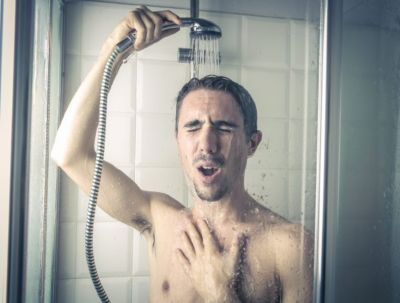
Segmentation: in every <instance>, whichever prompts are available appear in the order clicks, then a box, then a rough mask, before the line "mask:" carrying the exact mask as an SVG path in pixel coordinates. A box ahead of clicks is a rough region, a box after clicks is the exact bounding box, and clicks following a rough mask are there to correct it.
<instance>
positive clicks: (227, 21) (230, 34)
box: [200, 12, 242, 64]
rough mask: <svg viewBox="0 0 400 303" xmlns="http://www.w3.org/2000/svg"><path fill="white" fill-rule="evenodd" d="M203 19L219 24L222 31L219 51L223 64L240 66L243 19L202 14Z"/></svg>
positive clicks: (237, 16) (224, 15) (234, 16)
mask: <svg viewBox="0 0 400 303" xmlns="http://www.w3.org/2000/svg"><path fill="white" fill-rule="evenodd" d="M200 15H201V18H204V19H207V20H209V21H211V22H214V23H215V24H217V25H218V26H219V27H220V28H221V31H222V37H221V39H219V49H220V53H221V55H222V63H224V64H225V63H234V64H240V61H241V48H242V46H241V45H242V37H241V32H242V31H241V28H242V17H241V16H239V15H234V14H223V13H211V12H201V13H200Z"/></svg>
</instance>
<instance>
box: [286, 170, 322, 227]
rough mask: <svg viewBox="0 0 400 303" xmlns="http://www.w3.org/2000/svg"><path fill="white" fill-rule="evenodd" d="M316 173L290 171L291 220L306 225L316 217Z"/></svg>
mask: <svg viewBox="0 0 400 303" xmlns="http://www.w3.org/2000/svg"><path fill="white" fill-rule="evenodd" d="M315 191H316V172H315V171H310V170H306V171H300V170H290V171H289V191H288V192H289V219H290V220H292V221H293V222H296V223H302V224H304V223H305V222H306V221H307V220H313V219H314V217H315V198H316V195H315Z"/></svg>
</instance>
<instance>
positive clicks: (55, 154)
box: [50, 145, 69, 168]
mask: <svg viewBox="0 0 400 303" xmlns="http://www.w3.org/2000/svg"><path fill="white" fill-rule="evenodd" d="M50 158H51V160H53V162H54V163H55V164H56V165H57V166H58V167H60V168H63V167H65V166H67V165H68V162H69V161H68V159H67V157H66V156H65V155H63V154H62V152H61V151H60V150H59V148H58V147H57V145H54V146H53V148H52V150H51V153H50Z"/></svg>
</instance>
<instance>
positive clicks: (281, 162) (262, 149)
mask: <svg viewBox="0 0 400 303" xmlns="http://www.w3.org/2000/svg"><path fill="white" fill-rule="evenodd" d="M258 129H259V130H260V131H261V132H262V134H263V137H262V140H261V143H260V145H259V146H258V148H257V150H256V152H255V154H254V155H253V156H252V157H251V158H249V161H248V167H249V168H260V167H262V168H273V169H286V168H287V167H288V123H287V121H286V120H283V119H282V120H281V119H259V121H258Z"/></svg>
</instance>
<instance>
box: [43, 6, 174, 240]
mask: <svg viewBox="0 0 400 303" xmlns="http://www.w3.org/2000/svg"><path fill="white" fill-rule="evenodd" d="M165 20H168V21H171V22H174V23H176V24H179V23H180V19H179V17H178V16H176V15H175V14H173V13H172V12H170V11H161V12H152V11H150V10H149V9H148V8H146V7H143V6H141V7H140V8H138V9H136V10H134V11H132V12H130V13H129V14H128V16H127V17H126V18H125V19H124V20H123V21H122V22H121V23H120V24H119V25H118V26H117V27H116V28H115V29H114V31H113V32H112V33H111V35H110V36H109V37H108V39H107V40H106V42H105V43H104V45H103V47H102V49H101V51H100V55H99V57H98V59H97V61H96V63H95V65H94V66H93V68H92V69H91V71H90V72H89V74H88V75H87V76H86V78H85V80H84V81H83V82H82V84H81V85H80V87H79V89H78V90H77V92H76V93H75V95H74V97H73V98H72V100H71V102H70V104H69V106H68V109H67V111H66V113H65V115H64V118H63V120H62V122H61V125H60V127H59V129H58V132H57V135H56V139H55V144H54V146H53V149H52V153H51V157H52V159H53V160H54V161H55V162H56V163H57V165H58V166H59V167H60V168H61V169H62V170H63V171H64V172H65V173H66V174H67V175H68V176H69V177H70V178H71V179H72V180H73V181H74V182H75V183H76V184H77V185H78V186H79V187H80V188H81V189H82V190H83V191H84V192H85V193H87V194H89V193H90V187H91V180H92V174H93V170H94V163H95V158H96V153H95V150H94V141H95V136H96V129H97V123H98V111H99V99H100V96H99V91H100V86H101V78H102V74H103V70H104V66H105V64H106V62H107V59H108V56H109V55H110V54H111V53H112V51H113V49H114V47H115V45H116V44H118V42H120V41H121V40H123V39H124V38H125V37H126V35H127V34H128V33H129V32H131V31H133V30H135V31H136V42H135V45H134V47H131V48H130V49H128V50H127V51H126V52H125V53H123V54H122V55H120V56H119V57H118V58H117V59H116V63H115V68H114V69H113V75H112V80H113V79H114V77H115V75H116V73H117V71H118V69H119V67H120V65H121V63H122V60H123V59H124V58H125V57H127V56H128V55H129V53H131V52H132V51H133V49H135V50H141V49H143V48H145V47H147V46H149V45H151V44H152V43H154V42H156V41H158V40H160V39H162V38H164V37H166V36H168V35H171V34H173V33H174V32H176V31H177V29H174V30H169V31H162V23H163V21H165ZM154 195H155V194H151V193H149V192H145V191H142V190H141V189H140V188H139V187H138V186H137V185H136V184H135V183H134V182H133V181H132V180H131V179H130V178H128V177H127V176H126V175H125V174H124V173H122V172H121V171H120V170H118V169H117V168H115V167H114V166H113V165H111V164H110V163H107V162H104V166H103V173H102V178H101V186H100V191H99V195H98V205H99V207H101V208H102V209H103V210H104V211H106V212H107V213H108V214H109V215H111V216H113V217H114V218H116V219H118V220H120V221H122V222H124V223H126V224H129V225H131V226H133V227H135V228H137V229H138V230H140V231H142V232H143V231H146V230H149V229H150V228H151V226H152V219H151V202H152V201H153V200H154V199H157V197H155V196H154Z"/></svg>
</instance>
